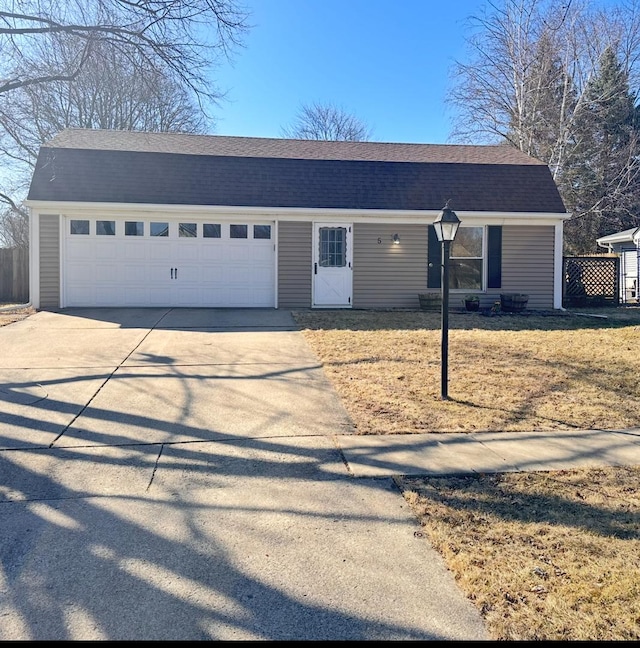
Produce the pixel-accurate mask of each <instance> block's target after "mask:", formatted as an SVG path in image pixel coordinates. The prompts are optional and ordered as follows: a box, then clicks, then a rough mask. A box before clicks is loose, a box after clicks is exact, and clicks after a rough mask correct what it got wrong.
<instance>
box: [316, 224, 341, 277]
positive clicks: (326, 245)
mask: <svg viewBox="0 0 640 648" xmlns="http://www.w3.org/2000/svg"><path fill="white" fill-rule="evenodd" d="M318 245H319V246H320V249H319V256H318V263H319V265H320V266H321V267H323V268H344V267H345V266H346V265H347V229H346V228H345V227H321V228H320V229H319V230H318Z"/></svg>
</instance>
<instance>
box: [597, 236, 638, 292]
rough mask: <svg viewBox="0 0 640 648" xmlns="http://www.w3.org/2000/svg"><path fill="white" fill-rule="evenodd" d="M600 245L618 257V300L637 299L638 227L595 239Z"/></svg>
mask: <svg viewBox="0 0 640 648" xmlns="http://www.w3.org/2000/svg"><path fill="white" fill-rule="evenodd" d="M596 241H597V243H598V245H599V246H600V247H603V248H606V249H607V251H608V252H610V253H612V254H616V255H617V256H618V257H619V258H620V301H621V302H622V303H623V304H628V303H629V302H635V301H638V288H639V287H640V262H639V260H640V227H634V228H632V229H628V230H624V231H623V232H616V233H615V234H609V235H608V236H602V237H600V238H599V239H596Z"/></svg>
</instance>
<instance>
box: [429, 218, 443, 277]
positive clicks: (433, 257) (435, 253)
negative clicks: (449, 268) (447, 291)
mask: <svg viewBox="0 0 640 648" xmlns="http://www.w3.org/2000/svg"><path fill="white" fill-rule="evenodd" d="M441 265H442V245H441V243H440V241H438V237H437V235H436V228H435V227H434V226H433V225H429V229H428V242H427V288H440V283H441V281H442V268H441Z"/></svg>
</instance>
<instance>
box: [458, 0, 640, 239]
mask: <svg viewBox="0 0 640 648" xmlns="http://www.w3.org/2000/svg"><path fill="white" fill-rule="evenodd" d="M470 26H471V27H472V29H473V32H472V35H471V37H470V38H469V40H468V47H469V60H468V61H467V62H464V63H461V62H457V63H456V64H455V65H454V68H453V81H454V85H453V87H452V90H451V91H450V94H449V98H448V101H449V103H450V104H452V105H453V106H454V107H455V109H456V110H457V121H456V126H455V128H454V131H453V134H452V139H453V140H454V141H469V140H471V141H481V142H487V141H489V142H501V143H506V144H510V145H512V146H515V147H517V148H519V149H520V150H522V151H524V152H526V153H528V154H530V155H533V156H534V157H537V158H538V159H540V160H542V161H543V162H545V163H547V164H548V165H549V167H550V169H551V171H552V173H553V176H554V178H555V179H556V182H557V183H558V186H559V189H560V193H561V195H562V197H563V199H564V200H565V203H566V204H567V208H568V209H569V211H570V212H572V219H573V220H578V221H579V220H580V219H582V218H584V217H585V215H586V214H593V213H594V211H595V212H597V210H598V209H599V208H600V205H602V204H604V202H603V201H602V200H601V197H600V198H598V197H597V196H595V195H594V196H592V199H593V201H594V203H593V204H592V205H587V204H586V203H585V201H584V200H583V199H584V197H585V196H584V195H583V196H582V197H581V199H580V200H577V198H576V195H575V192H573V191H572V188H571V187H570V186H569V183H573V182H574V181H575V175H574V176H573V177H572V175H571V172H570V169H572V170H573V172H574V173H575V170H576V168H578V167H579V166H580V165H579V164H577V163H576V156H577V155H579V154H580V151H584V150H586V149H585V148H584V146H583V145H582V143H583V141H584V138H590V137H592V134H590V133H589V132H587V131H586V130H585V123H586V122H585V120H584V119H583V115H584V113H585V111H588V110H592V109H593V106H594V105H595V104H597V103H598V101H599V99H598V98H597V97H594V96H593V84H592V83H591V81H592V79H593V78H594V77H595V76H596V75H597V74H598V70H599V66H600V63H601V60H602V56H603V53H604V52H605V51H606V50H607V49H608V48H609V49H611V50H612V51H613V52H615V54H616V57H617V60H618V61H619V63H620V66H621V67H622V69H623V71H624V73H625V74H626V75H627V77H628V78H629V79H630V80H635V83H636V84H637V79H638V74H639V73H640V69H639V65H638V63H639V62H640V4H639V3H638V0H628V1H627V2H624V3H621V4H620V5H619V6H608V7H607V8H606V10H605V8H603V7H602V6H598V5H597V4H596V3H595V2H593V1H589V0H569V1H568V2H564V3H557V2H555V1H554V0H500V1H499V0H495V1H493V0H488V1H487V3H486V5H485V7H484V11H483V12H482V13H480V14H479V15H477V16H474V17H472V18H471V19H470ZM633 87H637V85H635V86H633ZM620 91H621V92H624V90H620ZM601 99H602V100H603V101H605V100H607V99H606V98H604V97H603V98H601ZM592 124H593V122H592ZM632 141H634V140H633V139H632V138H630V139H629V142H630V143H631V142H632ZM591 154H593V149H591ZM616 159H617V160H618V161H619V163H620V164H621V166H620V168H619V170H618V173H616V174H612V175H611V177H612V178H616V179H617V180H616V181H612V182H611V183H610V186H609V187H608V188H607V189H604V188H603V189H602V190H603V191H615V192H616V194H617V196H618V199H617V200H615V201H614V202H615V203H616V204H617V205H622V204H626V205H628V204H630V200H629V194H630V193H633V192H636V191H637V180H636V178H637V169H636V168H635V166H636V165H637V164H638V161H637V160H638V158H637V152H634V151H633V150H631V149H628V150H627V151H626V153H622V152H621V153H620V155H618V156H617V158H616ZM574 186H575V185H574ZM605 202H606V203H607V204H609V205H610V204H613V202H612V201H611V200H610V199H608V200H607V201H605ZM636 203H637V201H636ZM600 216H601V217H604V216H605V214H600ZM617 220H618V221H619V219H617ZM611 222H612V223H613V222H614V221H613V220H612V221H611ZM578 229H579V226H578V227H570V228H568V231H569V232H574V233H575V232H577V231H578ZM584 241H585V239H584V238H582V239H581V241H580V243H579V245H580V246H582V247H583V246H584ZM570 243H571V242H570ZM594 245H595V242H594ZM575 249H576V248H574V250H575Z"/></svg>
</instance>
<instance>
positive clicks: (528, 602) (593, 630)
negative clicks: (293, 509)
mask: <svg viewBox="0 0 640 648" xmlns="http://www.w3.org/2000/svg"><path fill="white" fill-rule="evenodd" d="M588 315H599V316H600V317H589V316H588ZM603 315H604V316H605V317H602V316H603ZM295 317H296V320H297V321H298V323H299V324H300V326H301V327H302V329H303V333H304V335H305V337H306V339H307V341H308V342H309V344H310V345H311V347H312V348H313V349H314V351H315V353H316V354H317V356H318V358H319V359H320V360H321V361H322V363H323V365H324V368H325V371H326V373H327V375H328V376H329V378H330V380H331V381H332V383H333V384H334V386H335V388H336V389H337V391H338V393H339V394H340V396H341V397H342V400H343V403H344V405H345V407H346V409H347V411H348V412H349V413H350V415H351V417H352V419H353V421H354V424H355V426H356V430H357V433H359V434H411V433H440V434H442V433H447V432H461V431H462V432H469V433H472V432H474V431H479V430H493V431H501V430H551V429H570V428H608V429H620V428H627V427H637V426H639V425H640V387H639V383H640V381H639V380H638V378H639V377H640V353H639V343H640V308H620V309H615V310H601V309H598V310H595V311H582V312H579V313H577V314H573V313H570V314H560V313H554V314H550V313H533V312H529V313H527V314H522V315H507V314H502V315H497V316H491V317H489V316H485V315H481V314H475V313H474V314H470V313H452V314H451V316H450V333H449V343H450V344H449V396H450V400H449V401H442V400H441V399H440V316H439V314H437V313H426V312H419V311H418V312H415V311H412V312H409V311H407V312H397V311H388V312H372V311H349V312H341V311H300V312H297V313H295ZM396 483H397V485H398V487H399V489H400V490H401V492H402V493H403V495H404V497H405V498H406V500H407V501H408V502H409V504H410V506H411V507H412V510H413V511H414V512H415V515H416V517H417V518H418V520H419V521H420V523H421V528H422V535H423V536H424V537H425V539H426V540H427V541H429V542H430V543H431V545H432V546H434V547H435V548H436V549H437V550H438V551H439V552H440V553H441V554H442V556H443V557H444V559H445V561H446V563H447V565H448V567H449V569H450V570H451V571H452V573H453V574H454V576H455V578H456V580H457V582H458V583H459V586H460V587H461V589H462V591H464V592H465V593H466V595H467V596H468V597H469V598H470V599H471V600H472V601H473V602H474V604H475V605H476V606H477V607H478V609H479V610H480V613H481V614H482V615H483V617H484V619H485V621H486V624H487V628H488V631H489V632H490V634H491V636H492V638H494V639H495V640H592V641H607V640H638V639H640V490H639V483H640V467H639V466H628V467H611V468H593V469H590V470H588V469H585V470H570V471H569V470H567V471H554V472H538V473H533V472H530V473H515V474H514V473H508V474H499V475H476V476H473V477H457V478H424V477H398V478H396Z"/></svg>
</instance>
